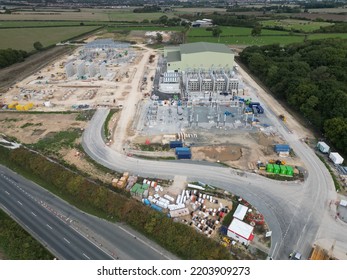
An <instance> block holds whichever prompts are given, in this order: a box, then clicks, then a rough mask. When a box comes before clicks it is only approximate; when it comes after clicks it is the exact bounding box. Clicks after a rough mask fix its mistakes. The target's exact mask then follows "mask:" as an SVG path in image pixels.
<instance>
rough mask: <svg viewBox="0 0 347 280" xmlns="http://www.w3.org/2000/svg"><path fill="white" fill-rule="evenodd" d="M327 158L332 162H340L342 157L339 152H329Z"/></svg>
mask: <svg viewBox="0 0 347 280" xmlns="http://www.w3.org/2000/svg"><path fill="white" fill-rule="evenodd" d="M329 158H330V159H331V161H332V162H333V163H334V164H342V163H343V161H344V159H343V157H342V156H340V154H339V153H330V154H329Z"/></svg>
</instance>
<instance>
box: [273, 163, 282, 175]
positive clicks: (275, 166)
mask: <svg viewBox="0 0 347 280" xmlns="http://www.w3.org/2000/svg"><path fill="white" fill-rule="evenodd" d="M273 166H274V173H275V174H279V173H280V170H281V168H280V166H279V165H278V164H274V165H273Z"/></svg>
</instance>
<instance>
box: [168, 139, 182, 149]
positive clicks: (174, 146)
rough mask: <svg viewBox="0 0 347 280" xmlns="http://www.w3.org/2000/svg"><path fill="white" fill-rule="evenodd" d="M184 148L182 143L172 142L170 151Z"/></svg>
mask: <svg viewBox="0 0 347 280" xmlns="http://www.w3.org/2000/svg"><path fill="white" fill-rule="evenodd" d="M181 147H183V143H182V141H170V149H174V148H181Z"/></svg>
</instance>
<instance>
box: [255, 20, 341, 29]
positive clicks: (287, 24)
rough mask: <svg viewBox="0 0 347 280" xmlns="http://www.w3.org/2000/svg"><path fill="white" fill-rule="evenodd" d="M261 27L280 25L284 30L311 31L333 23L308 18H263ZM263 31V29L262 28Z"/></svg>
mask: <svg viewBox="0 0 347 280" xmlns="http://www.w3.org/2000/svg"><path fill="white" fill-rule="evenodd" d="M261 24H262V26H263V27H271V28H273V27H275V26H278V27H282V28H284V29H285V30H288V31H290V30H292V29H293V30H300V31H303V32H313V31H315V30H317V29H319V28H320V27H324V26H329V25H334V24H333V23H329V22H315V21H309V20H295V19H281V20H265V21H262V22H261ZM263 31H264V30H263Z"/></svg>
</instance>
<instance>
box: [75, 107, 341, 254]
mask: <svg viewBox="0 0 347 280" xmlns="http://www.w3.org/2000/svg"><path fill="white" fill-rule="evenodd" d="M108 111H109V110H108V109H104V108H100V109H98V110H97V112H96V113H95V115H94V117H93V119H92V120H91V122H90V123H89V126H88V127H87V129H86V130H85V132H84V135H83V141H82V145H83V148H84V149H85V151H86V153H87V154H88V155H89V156H90V157H92V158H93V159H94V160H95V161H97V162H99V163H100V164H102V165H104V166H106V167H108V168H110V169H113V170H118V171H130V172H132V173H135V174H139V175H141V176H148V177H155V178H166V179H173V177H174V176H175V175H182V176H187V178H188V180H191V181H195V180H199V181H203V182H206V183H210V184H213V185H216V186H219V187H221V188H223V189H226V190H229V191H230V192H232V193H235V194H237V195H239V196H241V197H243V198H244V199H246V200H248V201H249V202H250V203H252V204H253V205H254V206H255V207H256V208H257V209H258V210H259V211H260V212H261V213H263V214H264V216H265V219H266V222H267V223H268V225H269V227H270V229H271V231H272V246H271V250H270V255H271V256H272V257H273V258H274V259H287V257H288V255H289V253H290V252H292V251H293V250H298V251H300V252H301V253H302V254H303V257H306V258H307V257H308V256H309V253H310V251H311V249H312V245H313V242H314V240H316V238H317V233H318V232H319V229H320V227H321V226H326V224H323V223H325V222H326V221H324V219H322V217H323V216H324V214H325V213H326V211H327V207H328V201H329V200H330V199H336V193H335V191H334V185H333V181H332V178H331V176H330V174H329V173H328V171H327V169H326V168H325V166H324V165H323V163H322V162H321V161H320V160H319V159H318V158H317V156H316V155H315V153H314V152H313V151H312V150H311V149H310V148H309V147H308V146H307V145H306V144H305V143H302V142H301V141H300V139H298V137H297V136H296V135H295V134H293V133H291V132H290V131H287V130H286V129H285V128H284V127H283V126H281V124H280V123H279V121H278V120H277V118H276V117H275V116H273V115H270V116H269V117H270V118H272V121H273V123H274V124H275V126H276V127H277V129H278V130H279V132H280V133H281V134H282V135H284V137H285V139H286V140H287V142H288V144H290V145H291V147H292V148H293V149H294V151H295V152H296V154H297V155H298V156H299V157H300V158H301V159H302V161H303V162H304V164H305V166H306V168H307V171H308V177H307V180H306V181H305V182H304V183H298V182H280V181H275V180H270V179H267V178H265V177H262V176H258V175H256V174H252V173H247V172H237V171H236V170H233V169H231V168H223V167H216V166H206V165H199V164H196V163H188V162H186V161H179V162H177V161H176V162H175V161H150V160H142V159H136V158H132V157H127V156H126V155H125V154H121V153H118V152H116V151H114V150H112V149H111V148H110V147H108V146H107V145H105V143H104V141H103V139H102V124H103V123H104V120H105V118H106V116H107V114H108ZM329 222H330V221H329ZM343 230H344V231H345V232H346V229H345V228H344V229H343ZM345 236H347V234H345ZM346 241H347V240H346Z"/></svg>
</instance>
